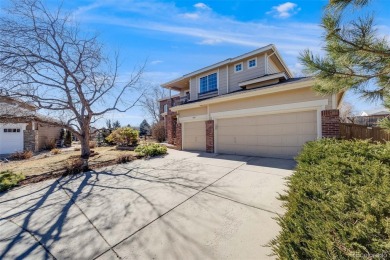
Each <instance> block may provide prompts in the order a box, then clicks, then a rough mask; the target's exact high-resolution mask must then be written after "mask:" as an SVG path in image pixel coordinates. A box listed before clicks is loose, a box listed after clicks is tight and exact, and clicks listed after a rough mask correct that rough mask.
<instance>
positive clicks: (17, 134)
mask: <svg viewBox="0 0 390 260" xmlns="http://www.w3.org/2000/svg"><path fill="white" fill-rule="evenodd" d="M24 128H25V127H24V125H22V124H4V125H2V126H0V154H10V153H14V152H17V151H23V130H24Z"/></svg>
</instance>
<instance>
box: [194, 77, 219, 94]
mask: <svg viewBox="0 0 390 260" xmlns="http://www.w3.org/2000/svg"><path fill="white" fill-rule="evenodd" d="M199 89H200V93H207V92H211V91H214V90H217V89H218V84H217V73H213V74H210V75H208V76H205V77H202V78H200V79H199Z"/></svg>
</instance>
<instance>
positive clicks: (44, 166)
mask: <svg viewBox="0 0 390 260" xmlns="http://www.w3.org/2000/svg"><path fill="white" fill-rule="evenodd" d="M92 150H93V151H95V153H98V155H95V156H93V157H91V158H90V164H93V163H96V162H105V161H110V160H115V159H116V158H117V157H118V156H119V155H124V154H129V155H135V152H133V151H118V150H116V149H115V147H96V148H93V149H92ZM79 155H80V151H74V148H67V149H62V152H61V153H60V154H56V155H53V154H51V153H50V152H49V151H48V152H42V153H40V154H38V155H35V156H33V157H32V158H30V159H27V160H22V161H10V162H9V163H2V162H0V169H1V170H2V171H3V170H11V171H13V172H15V173H23V174H24V175H25V176H32V175H39V174H43V173H47V172H51V171H55V170H61V169H63V168H64V165H65V163H66V161H67V160H68V159H69V158H70V157H74V156H79Z"/></svg>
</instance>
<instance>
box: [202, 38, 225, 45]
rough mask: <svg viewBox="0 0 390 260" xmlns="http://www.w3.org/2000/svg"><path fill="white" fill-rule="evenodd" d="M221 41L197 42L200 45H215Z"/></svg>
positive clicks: (207, 40)
mask: <svg viewBox="0 0 390 260" xmlns="http://www.w3.org/2000/svg"><path fill="white" fill-rule="evenodd" d="M221 42H222V40H221V39H204V40H202V41H200V42H199V44H200V45H216V44H218V43H221Z"/></svg>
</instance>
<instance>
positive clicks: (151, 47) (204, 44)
mask: <svg viewBox="0 0 390 260" xmlns="http://www.w3.org/2000/svg"><path fill="white" fill-rule="evenodd" d="M386 2H387V1H373V2H372V5H371V6H372V7H371V10H372V11H375V13H376V15H377V20H376V24H377V25H378V30H379V32H380V33H381V34H383V35H385V36H386V37H388V35H389V34H390V27H389V21H390V20H389V18H388V17H389V11H388V6H387V3H386ZM326 3H327V1H320V0H306V1H305V0H303V1H273V0H269V1H268V0H267V1H264V0H263V1H262V0H257V1H252V0H241V1H235V0H228V1H222V0H219V1H217V0H215V1H186V0H185V1H176V2H173V1H138V0H91V1H88V0H83V1H64V7H65V8H66V9H67V10H68V11H70V12H71V13H72V14H73V16H74V18H75V19H76V20H77V21H79V22H80V24H81V25H82V27H83V28H84V30H86V31H91V32H98V33H99V35H100V40H101V41H102V42H103V43H104V45H105V48H106V50H107V51H108V52H113V51H119V52H120V56H121V60H122V67H121V73H122V75H123V76H124V77H125V76H126V75H128V74H129V73H130V72H131V71H132V70H133V68H134V66H136V65H137V64H138V65H139V64H142V63H144V62H145V60H147V62H148V63H147V67H146V72H145V74H144V81H145V82H149V83H153V84H160V83H164V82H166V81H169V80H172V79H174V78H176V77H179V76H181V75H183V74H186V73H189V72H191V71H193V70H196V69H199V68H202V67H204V66H207V65H210V64H212V63H215V62H218V61H221V60H224V59H227V58H229V57H234V56H237V55H240V54H242V53H245V52H248V51H251V50H254V49H256V48H259V47H262V46H264V45H267V44H270V43H273V44H275V45H276V46H277V48H278V49H279V51H280V52H281V54H282V57H283V58H284V59H285V61H286V63H287V64H288V66H289V67H290V69H291V70H292V71H293V73H294V74H295V75H296V76H300V75H302V72H301V69H302V66H301V65H300V64H299V61H298V59H297V57H298V55H299V52H300V51H302V50H303V49H305V48H310V49H311V50H313V51H314V52H316V53H320V52H321V35H322V33H323V32H322V30H321V28H320V27H319V25H318V24H319V23H320V19H321V13H322V9H323V7H324V5H325V4H326ZM346 100H347V101H349V102H351V103H353V104H354V105H355V107H356V110H358V111H361V110H367V109H373V108H376V107H378V106H380V104H368V103H367V102H365V101H363V100H360V99H358V97H357V96H356V95H354V94H352V93H350V94H349V95H348V96H347V99H346ZM108 117H110V118H117V119H119V120H120V121H121V123H122V124H124V125H125V124H128V123H130V124H131V125H134V126H135V125H139V124H140V122H141V121H142V120H143V118H145V117H146V114H145V113H144V112H143V110H142V109H141V108H134V109H132V110H131V111H129V112H127V113H125V114H111V115H108Z"/></svg>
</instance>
